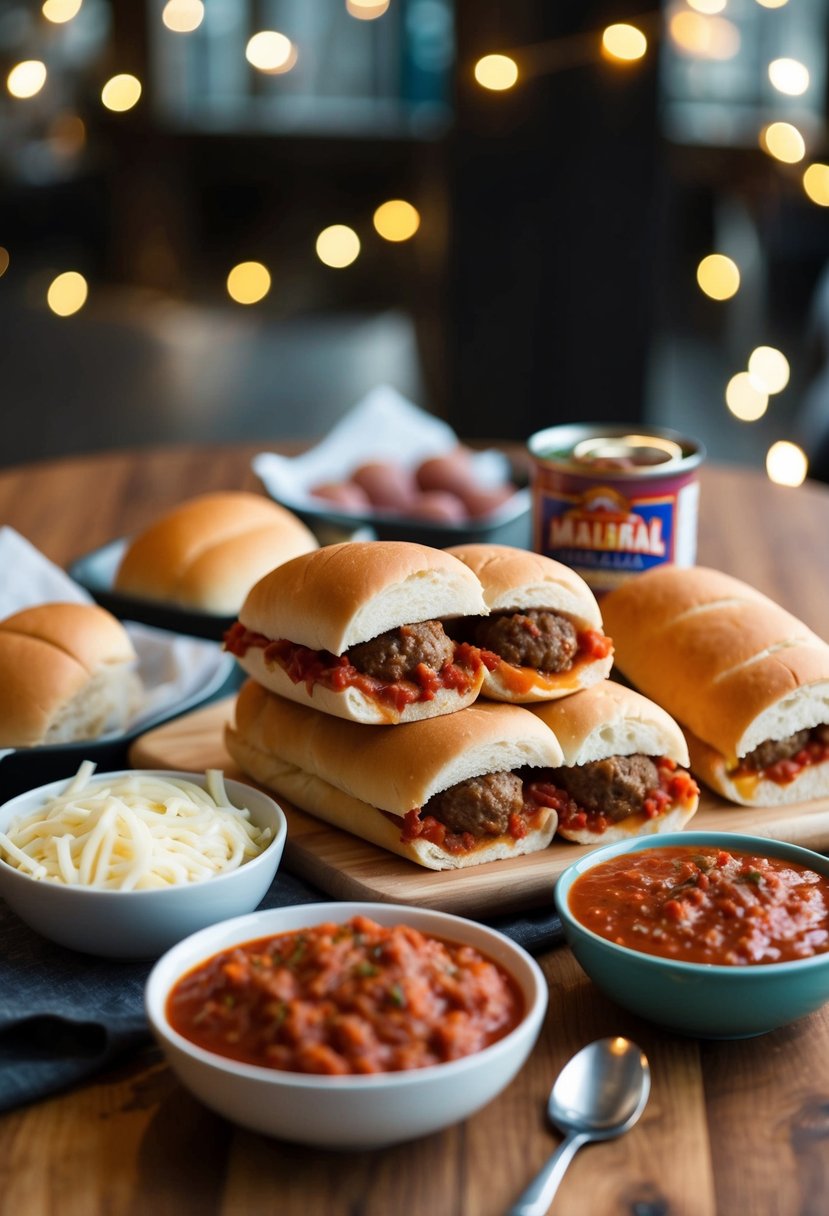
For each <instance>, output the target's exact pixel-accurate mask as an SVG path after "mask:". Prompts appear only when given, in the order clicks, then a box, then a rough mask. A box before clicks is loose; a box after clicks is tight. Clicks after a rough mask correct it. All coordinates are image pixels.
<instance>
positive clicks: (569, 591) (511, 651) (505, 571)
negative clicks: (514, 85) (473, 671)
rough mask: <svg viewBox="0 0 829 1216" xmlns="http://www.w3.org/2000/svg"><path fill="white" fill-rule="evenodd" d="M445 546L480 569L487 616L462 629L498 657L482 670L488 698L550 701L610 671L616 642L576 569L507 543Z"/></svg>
mask: <svg viewBox="0 0 829 1216" xmlns="http://www.w3.org/2000/svg"><path fill="white" fill-rule="evenodd" d="M447 552H449V553H452V554H454V556H455V557H457V558H459V559H460V560H461V561H462V562H463V563H464V564H465V565H467V566H468V567H469V569H470V570H472V571H473V572H474V573H475V574H476V575H477V577H478V579H479V581H480V583H481V586H482V587H483V590H484V599H485V600H486V603H487V607H488V609H489V613H490V615H489V616H487V617H484V618H482V619H478V620H472V621H468V622H464V623H463V630H462V631H461V633H460V634H459V636H466V637H467V638H468V640H470V641H473V642H474V643H475V644H476V645H478V646H481V647H483V648H485V649H486V650H487V651H490V652H494V654H495V655H496V656H497V662H496V663H495V665H494V666H488V668H487V671H486V673H485V675H484V683H483V688H482V690H481V691H482V694H483V695H484V696H485V697H489V698H491V699H492V700H496V701H512V702H515V703H517V704H528V703H530V702H533V701H548V700H553V699H555V698H557V697H564V696H568V695H569V694H570V693H573V692H576V691H578V689H580V688H588V687H590V685H591V684H596V683H597V682H598V681H600V680H604V679H605V678H606V677H607V675H608V674H609V672H610V669H611V666H612V663H613V645H612V643H611V640H610V638H608V637H606V636H605V634H604V631H603V629H602V617H601V612H600V611H599V605H598V603H597V602H596V597H595V596H594V595H593V592H592V591H591V590H590V588H589V587H588V585H587V583H586V582H585V581H584V579H583V578H581V577H580V575H578V574H576V572H575V571H574V570H571V569H570V568H569V567H568V566H565V565H562V563H561V562H557V561H554V560H553V559H552V558H550V557H545V556H544V555H542V554H540V553H531V552H529V551H528V550H526V549H516V548H511V547H510V546H508V545H488V544H477V545H475V544H470V545H456V546H453V547H451V548H449V549H448V550H447ZM455 632H457V630H456V631H455Z"/></svg>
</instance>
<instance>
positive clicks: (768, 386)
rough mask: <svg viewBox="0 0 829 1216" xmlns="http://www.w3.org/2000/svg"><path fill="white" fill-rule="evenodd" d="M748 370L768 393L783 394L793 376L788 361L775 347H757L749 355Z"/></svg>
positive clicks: (756, 382)
mask: <svg viewBox="0 0 829 1216" xmlns="http://www.w3.org/2000/svg"><path fill="white" fill-rule="evenodd" d="M748 370H749V374H750V375H751V378H752V379H753V380H754V382H755V384H759V385H762V387H763V388H764V389H765V391H766V392H767V393H782V392H783V389H784V388H785V387H786V385H787V384H788V383H789V376H790V375H791V369H790V367H789V361H788V359H787V358H786V356H785V355H784V354H783V352H782V350H777V348H776V347H774V346H758V347H756V348H755V349H754V350H753V351H752V352H751V354H750V355H749V359H748Z"/></svg>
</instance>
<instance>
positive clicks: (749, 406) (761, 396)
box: [725, 372, 769, 422]
mask: <svg viewBox="0 0 829 1216" xmlns="http://www.w3.org/2000/svg"><path fill="white" fill-rule="evenodd" d="M725 404H726V405H727V406H728V408H729V409H730V410H731V413H732V414H733V415H734V417H735V418H739V419H740V421H741V422H756V421H757V419H758V418H762V417H763V415H764V414H765V412H766V410H767V409H768V405H769V395H768V393H767V392H765V391H764V390H763V388H762V387H761V386H760V385H759V384H758V383H757V381H756V380H755V379H754V377H753V376H751V375H750V374H749V373H748V372H737V375H736V376H732V377H731V379H730V380H729V381H728V384H727V386H726V390H725Z"/></svg>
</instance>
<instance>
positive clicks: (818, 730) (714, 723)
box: [602, 566, 829, 806]
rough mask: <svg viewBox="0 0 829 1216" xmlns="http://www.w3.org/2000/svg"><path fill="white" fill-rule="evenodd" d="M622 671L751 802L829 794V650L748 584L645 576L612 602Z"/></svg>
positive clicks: (700, 571)
mask: <svg viewBox="0 0 829 1216" xmlns="http://www.w3.org/2000/svg"><path fill="white" fill-rule="evenodd" d="M602 610H603V612H604V614H605V619H606V620H607V621H608V622H609V627H610V628H611V629H612V632H613V638H614V643H615V646H616V662H617V664H618V666H619V669H620V671H622V672H623V673H624V675H625V676H626V677H627V678H628V679H629V680H630V681H631V682H632V683H633V684H635V685H636V687H637V688H639V689H640V690H641V691H642V692H643V693H645V694H646V695H647V696H649V697H652V698H653V700H655V701H657V702H659V704H660V705H662V706H664V708H665V709H666V710H667V711H668V712H669V713H670V714H672V715H673V716H674V717H675V718H676V719H677V720H678V721H679V722H680V723H681V725H682V727H683V729H684V731H685V735H686V738H687V741H688V748H689V752H690V757H691V768H692V770H693V771H694V773H695V774H696V775H697V776H698V777H699V778H701V780H703V781H705V783H706V784H707V785H709V786H710V787H711V788H712V789H714V790H716V791H717V792H718V793H720V794H722V796H723V797H725V798H727V799H729V800H730V801H732V802H737V803H742V804H743V805H746V806H752V805H754V806H774V805H782V804H788V803H794V802H801V801H804V800H808V799H812V798H818V797H825V796H827V795H829V645H827V644H826V642H824V641H823V640H822V639H821V638H819V637H818V636H817V634H815V633H813V632H812V631H811V630H810V629H809V628H807V626H806V625H804V624H803V622H802V621H799V620H798V619H797V618H796V617H794V616H792V614H791V613H789V612H787V611H786V610H785V609H783V608H782V607H780V606H779V605H778V604H776V603H774V602H773V601H772V600H770V599H769V598H768V597H766V596H764V595H762V594H761V593H760V592H759V591H757V590H755V589H754V588H753V587H751V586H749V585H748V584H746V583H743V582H741V581H740V580H739V579H735V578H732V577H731V576H730V575H726V574H723V573H721V572H720V571H717V570H711V569H707V568H705V567H701V566H697V567H691V568H689V569H680V568H678V567H675V566H663V567H660V568H659V569H657V570H652V571H649V572H648V573H646V574H641V575H637V576H636V577H635V578H633V579H631V580H629V582H627V583H625V584H624V585H623V586H622V587H620V588H618V589H617V590H615V591H612V592H611V593H610V594H609V595H608V596H606V597H605V599H604V600H603V601H602Z"/></svg>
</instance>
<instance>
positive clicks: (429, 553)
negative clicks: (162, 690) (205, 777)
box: [225, 541, 487, 725]
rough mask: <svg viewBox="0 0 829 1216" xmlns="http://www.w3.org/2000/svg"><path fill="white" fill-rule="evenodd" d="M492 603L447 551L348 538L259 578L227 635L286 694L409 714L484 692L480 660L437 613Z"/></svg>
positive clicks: (243, 658)
mask: <svg viewBox="0 0 829 1216" xmlns="http://www.w3.org/2000/svg"><path fill="white" fill-rule="evenodd" d="M486 610H487V609H486V604H485V603H484V599H483V593H482V591H481V586H480V583H479V582H478V580H477V578H476V577H475V575H474V574H473V573H472V571H471V570H469V569H467V567H466V566H465V565H464V564H463V563H462V562H460V561H458V559H457V558H455V557H452V556H451V555H450V554H447V553H445V552H444V551H443V550H440V549H432V548H429V547H428V546H427V545H418V544H413V543H410V542H407V541H366V542H359V541H351V542H345V543H343V544H339V545H327V546H325V547H324V548H321V549H318V550H317V551H316V552H314V553H307V554H304V555H303V556H301V557H297V558H294V559H293V560H292V561H289V562H286V563H285V564H284V565H281V566H279V567H278V568H277V569H275V570H273V571H271V573H270V574H268V575H266V576H265V578H263V579H261V580H260V581H259V582H258V583H257V584H256V585H255V586H254V587H253V588H252V590H251V592H250V594H249V595H248V596H247V598H246V600H245V603H244V604H243V606H242V610H241V612H240V613H239V621H238V623H237V625H236V626H235V627H234V628H233V629H231V630H230V632H229V633H228V634H227V636H226V638H225V645H226V647H227V649H228V650H230V651H231V652H232V653H233V654H235V655H236V657H237V659H238V660H239V663H240V664H241V666H242V667H243V668H244V670H245V671H246V672H247V674H248V675H250V676H253V678H254V679H255V680H258V681H259V683H260V684H262V685H263V686H264V687H266V688H268V689H270V691H271V692H275V693H278V694H279V695H280V696H284V697H287V698H288V699H290V700H293V701H298V702H300V703H301V704H304V705H313V706H314V708H316V709H319V710H321V711H322V712H324V713H327V714H333V715H335V716H337V717H341V718H346V719H350V720H352V721H356V722H362V723H364V724H370V725H382V724H388V723H392V722H414V721H418V720H420V719H422V718H431V717H435V716H437V715H439V714H446V713H453V712H454V711H456V710H458V709H462V708H463V707H464V706H466V705H469V704H470V703H471V702H472V701H473V700H474V699H475V697H476V696H477V695H478V692H479V691H480V687H481V684H482V682H483V678H484V670H485V669H484V661H483V658H482V657H481V655H480V652H479V651H478V650H477V649H476V648H474V647H470V646H468V645H465V644H461V645H459V644H456V643H455V642H454V641H453V640H452V639H451V638H449V637H448V636H447V635H446V633H445V631H444V628H443V624H442V622H443V621H444V620H446V619H448V618H453V617H459V616H465V615H471V614H475V613H486Z"/></svg>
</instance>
